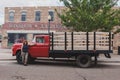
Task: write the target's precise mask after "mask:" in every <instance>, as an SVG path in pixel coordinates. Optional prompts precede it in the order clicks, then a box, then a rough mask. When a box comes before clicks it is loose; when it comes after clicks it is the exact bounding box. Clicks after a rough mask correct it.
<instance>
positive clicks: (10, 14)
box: [9, 12, 14, 21]
mask: <svg viewBox="0 0 120 80" xmlns="http://www.w3.org/2000/svg"><path fill="white" fill-rule="evenodd" d="M9 21H14V12H10V13H9Z"/></svg>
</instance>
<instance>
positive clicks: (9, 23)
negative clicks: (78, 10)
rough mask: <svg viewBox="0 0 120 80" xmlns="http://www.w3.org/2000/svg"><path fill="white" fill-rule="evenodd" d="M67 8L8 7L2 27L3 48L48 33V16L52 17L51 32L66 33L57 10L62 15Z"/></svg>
mask: <svg viewBox="0 0 120 80" xmlns="http://www.w3.org/2000/svg"><path fill="white" fill-rule="evenodd" d="M64 8H65V7H62V6H51V7H48V6H46V7H6V8H5V23H4V24H3V26H2V47H4V48H7V47H9V46H11V45H12V44H13V43H14V42H16V41H18V40H20V39H23V38H24V39H27V40H28V41H31V40H32V38H33V37H34V35H36V34H41V33H48V26H49V22H48V16H49V15H50V16H51V20H50V31H51V32H57V31H66V30H67V28H66V27H63V26H62V24H61V20H60V18H59V17H58V16H57V14H56V12H55V9H57V10H58V11H59V12H60V13H61V12H62V10H63V9H64Z"/></svg>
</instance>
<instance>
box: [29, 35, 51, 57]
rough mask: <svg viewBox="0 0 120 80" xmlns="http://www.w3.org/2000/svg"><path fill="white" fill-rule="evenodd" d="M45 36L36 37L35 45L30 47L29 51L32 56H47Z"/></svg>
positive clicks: (47, 49) (47, 47)
mask: <svg viewBox="0 0 120 80" xmlns="http://www.w3.org/2000/svg"><path fill="white" fill-rule="evenodd" d="M47 41H48V40H46V38H45V36H39V37H36V44H35V46H33V47H31V48H30V53H32V54H31V55H32V56H33V57H48V56H49V54H48V51H49V43H48V42H47Z"/></svg>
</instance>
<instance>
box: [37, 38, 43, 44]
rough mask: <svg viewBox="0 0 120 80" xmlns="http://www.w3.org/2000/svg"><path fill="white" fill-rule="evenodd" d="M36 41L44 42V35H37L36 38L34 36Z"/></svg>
mask: <svg viewBox="0 0 120 80" xmlns="http://www.w3.org/2000/svg"><path fill="white" fill-rule="evenodd" d="M36 42H37V43H44V42H45V39H44V37H37V38H36Z"/></svg>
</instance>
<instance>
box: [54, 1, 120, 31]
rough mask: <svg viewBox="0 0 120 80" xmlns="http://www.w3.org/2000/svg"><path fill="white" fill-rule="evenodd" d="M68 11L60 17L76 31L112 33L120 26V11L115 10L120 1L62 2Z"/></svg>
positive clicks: (63, 22) (64, 23) (64, 11)
mask: <svg viewBox="0 0 120 80" xmlns="http://www.w3.org/2000/svg"><path fill="white" fill-rule="evenodd" d="M60 1H62V2H63V3H64V5H65V7H66V9H64V10H63V13H62V14H60V13H59V12H58V11H57V10H56V12H57V14H58V16H59V17H60V18H61V20H62V24H63V25H65V26H66V27H70V28H73V30H76V31H96V30H99V31H111V30H112V29H113V27H114V26H117V25H120V10H119V9H114V8H113V7H114V6H115V5H116V3H117V1H118V0H60Z"/></svg>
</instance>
